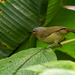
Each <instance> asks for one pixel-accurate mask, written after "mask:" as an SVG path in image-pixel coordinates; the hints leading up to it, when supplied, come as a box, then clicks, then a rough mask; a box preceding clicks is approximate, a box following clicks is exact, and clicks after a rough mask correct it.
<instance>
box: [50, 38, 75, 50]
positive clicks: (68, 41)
mask: <svg viewBox="0 0 75 75" xmlns="http://www.w3.org/2000/svg"><path fill="white" fill-rule="evenodd" d="M74 41H75V39H71V40H67V41H64V42H62V43H61V45H62V46H63V45H65V44H67V43H70V42H74ZM57 47H60V46H59V45H56V46H53V47H51V48H52V49H54V48H57Z"/></svg>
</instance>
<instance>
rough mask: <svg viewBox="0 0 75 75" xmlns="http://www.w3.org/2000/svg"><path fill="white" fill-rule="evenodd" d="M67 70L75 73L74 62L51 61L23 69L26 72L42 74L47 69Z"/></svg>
mask: <svg viewBox="0 0 75 75" xmlns="http://www.w3.org/2000/svg"><path fill="white" fill-rule="evenodd" d="M56 68H57V69H67V70H74V71H75V62H72V61H52V62H48V63H43V64H38V65H35V66H30V67H28V68H24V69H27V70H31V71H35V72H38V73H40V72H43V71H45V70H47V69H56Z"/></svg>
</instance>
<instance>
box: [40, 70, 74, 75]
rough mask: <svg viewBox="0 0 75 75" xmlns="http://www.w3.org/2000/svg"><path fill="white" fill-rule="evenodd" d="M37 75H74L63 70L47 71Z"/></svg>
mask: <svg viewBox="0 0 75 75" xmlns="http://www.w3.org/2000/svg"><path fill="white" fill-rule="evenodd" d="M39 75H75V72H74V71H71V70H65V69H48V70H46V71H44V72H43V73H40V74H39Z"/></svg>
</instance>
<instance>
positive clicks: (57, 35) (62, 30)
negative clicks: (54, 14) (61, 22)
mask: <svg viewBox="0 0 75 75" xmlns="http://www.w3.org/2000/svg"><path fill="white" fill-rule="evenodd" d="M70 32H73V33H75V30H73V29H68V28H66V27H63V26H52V27H36V28H34V29H33V30H31V31H30V32H29V33H31V34H33V35H34V36H35V37H37V38H38V39H39V40H40V41H42V42H44V43H46V44H51V45H49V46H48V48H50V49H51V46H53V45H54V44H58V45H59V46H60V47H62V45H61V42H62V41H64V40H66V39H67V38H66V35H67V34H68V33H70Z"/></svg>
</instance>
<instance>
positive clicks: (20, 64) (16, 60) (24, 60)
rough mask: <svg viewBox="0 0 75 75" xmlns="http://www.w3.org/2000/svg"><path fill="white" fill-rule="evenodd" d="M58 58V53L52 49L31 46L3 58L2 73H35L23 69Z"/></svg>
mask: <svg viewBox="0 0 75 75" xmlns="http://www.w3.org/2000/svg"><path fill="white" fill-rule="evenodd" d="M56 60H57V59H56V55H55V54H54V52H53V51H51V50H50V49H47V50H43V48H31V49H28V50H24V51H20V52H18V53H16V54H14V55H12V56H11V57H9V58H6V59H1V60H0V75H15V74H16V75H35V74H34V72H30V71H26V70H23V68H26V67H28V66H30V65H34V64H41V63H45V62H50V61H56Z"/></svg>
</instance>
